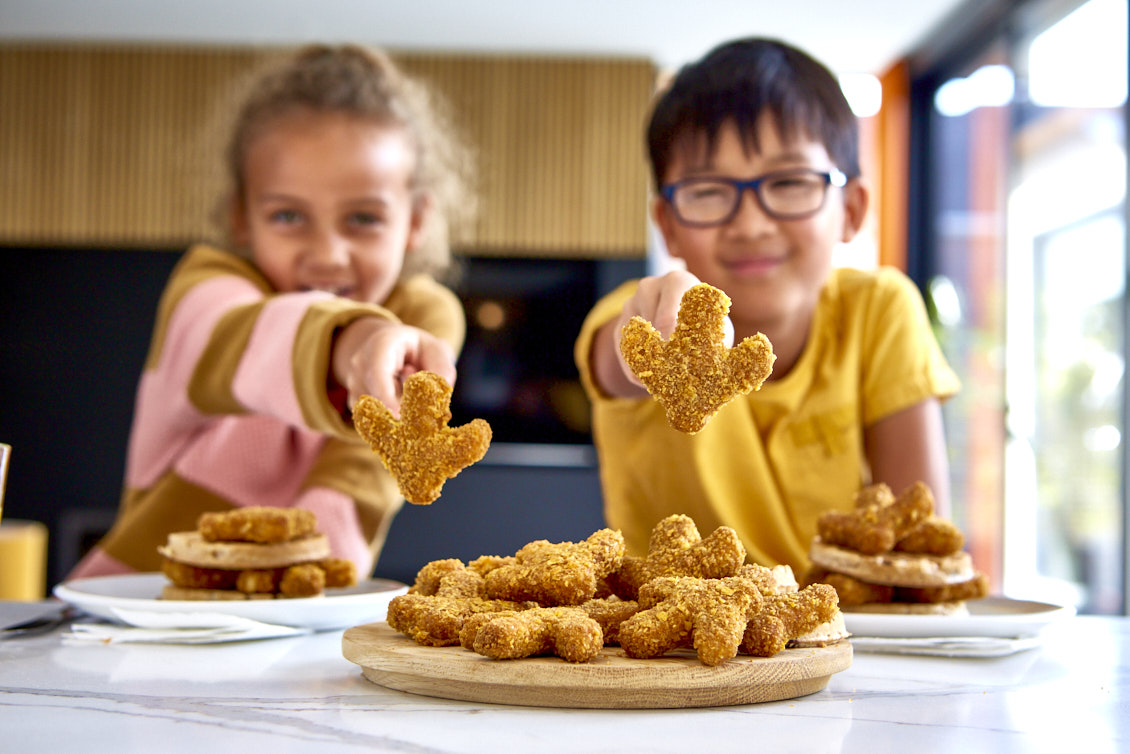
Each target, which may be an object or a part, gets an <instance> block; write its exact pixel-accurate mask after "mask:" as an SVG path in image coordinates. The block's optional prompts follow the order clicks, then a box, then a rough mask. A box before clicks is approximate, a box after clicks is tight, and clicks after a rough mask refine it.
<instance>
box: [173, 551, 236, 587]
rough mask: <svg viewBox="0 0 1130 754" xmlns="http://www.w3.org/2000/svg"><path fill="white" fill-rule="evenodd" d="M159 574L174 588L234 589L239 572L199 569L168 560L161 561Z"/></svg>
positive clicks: (221, 569) (220, 569)
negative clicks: (162, 574) (163, 575)
mask: <svg viewBox="0 0 1130 754" xmlns="http://www.w3.org/2000/svg"><path fill="white" fill-rule="evenodd" d="M161 572H162V573H164V574H165V577H166V578H168V580H169V581H171V582H173V584H174V585H176V586H183V587H187V588H189V589H235V583H236V580H237V579H239V571H236V570H231V569H227V568H200V567H198V566H192V565H188V564H187V563H180V562H177V561H175V560H169V559H168V558H162V559H161Z"/></svg>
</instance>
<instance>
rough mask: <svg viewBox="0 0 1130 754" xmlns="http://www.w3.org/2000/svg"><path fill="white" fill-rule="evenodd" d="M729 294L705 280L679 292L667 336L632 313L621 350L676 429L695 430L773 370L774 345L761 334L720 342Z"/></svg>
mask: <svg viewBox="0 0 1130 754" xmlns="http://www.w3.org/2000/svg"><path fill="white" fill-rule="evenodd" d="M729 311H730V297H729V296H727V295H726V294H725V293H724V292H722V291H720V290H719V289H717V288H715V287H713V286H711V285H708V284H706V283H699V284H698V285H695V286H693V287H691V288H690V289H689V290H687V292H686V293H684V294H683V298H682V302H681V304H680V307H679V316H678V321H677V323H676V325H675V331H674V332H673V333H672V334H671V338H670V339H669V340H664V339H663V336H662V335H661V334H660V332H659V331H658V330H657V329H656V328H655V327H654V326H652V324H651V323H650V322H648V321H647V320H645V319H644V318H643V317H639V316H636V317H632V318H631V320H629V321H628V324H627V325H625V326H624V329H623V332H622V334H621V336H620V352H621V353H622V354H623V357H624V361H625V362H626V363H627V365H628V366H629V367H630V368H631V370H632V372H633V373H634V374H635V375H636V377H637V378H638V379H639V381H640V382H641V383H643V385H644V387H646V388H647V390H648V392H649V393H651V394H652V395H653V396H654V397H655V399H656V400H657V401H659V403H660V404H661V405H662V406H663V408H664V410H665V411H666V412H667V421H668V422H670V424H671V426H672V427H674V428H675V429H677V430H679V431H681V432H686V433H688V434H694V433H696V432H698V431H700V430H701V429H702V428H703V427H705V426H706V423H707V422H708V421H710V419H711V417H713V416H714V414H716V413H717V412H718V409H720V408H722V406H724V405H725V404H726V403H728V402H729V401H730V400H732V399H733V398H735V397H736V396H738V395H744V394H746V393H749V392H750V391H752V390H758V389H760V388H761V384H762V383H763V382H765V380H766V378H768V377H769V374H770V373H771V372H772V371H773V361H774V360H775V359H776V356H774V354H773V346H772V345H771V344H770V343H769V339H768V338H766V337H765V336H764V335H762V334H761V333H758V334H757V335H755V336H753V337H749V338H746V339H744V340H743V341H742V342H741V343H739V344H738V345H736V346H735V347H733V348H727V347H726V344H725V338H726V333H725V325H724V322H725V319H726V315H727V314H728V313H729Z"/></svg>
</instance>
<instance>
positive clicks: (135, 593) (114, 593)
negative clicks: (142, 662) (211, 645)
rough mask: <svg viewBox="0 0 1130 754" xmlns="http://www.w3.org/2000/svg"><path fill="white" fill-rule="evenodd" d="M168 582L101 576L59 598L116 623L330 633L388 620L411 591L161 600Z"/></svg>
mask: <svg viewBox="0 0 1130 754" xmlns="http://www.w3.org/2000/svg"><path fill="white" fill-rule="evenodd" d="M168 583H169V581H168V579H166V578H165V576H164V575H163V574H160V573H137V574H130V575H128V576H98V577H95V578H90V579H75V580H74V581H68V582H66V583H63V584H59V585H58V586H56V587H55V589H54V594H55V596H56V597H58V598H59V599H61V600H63V601H64V602H67V603H70V604H72V605H74V606H75V607H78V608H80V609H81V610H84V611H85V612H87V613H90V614H91V615H95V616H98V617H99V618H106V619H107V620H111V621H115V616H114V612H113V609H114V608H119V609H126V610H147V611H149V612H155V613H196V612H202V611H207V612H210V613H222V614H224V615H238V616H239V617H241V618H251V619H252V620H257V621H261V622H263V623H273V624H275V625H279V626H296V627H298V628H311V629H313V630H315V631H328V630H332V629H339V628H349V627H350V626H355V625H358V624H361V623H369V622H372V621H379V620H384V619H385V615H386V613H387V611H388V603H389V601H390V600H391V599H392V598H393V597H395V596H396V595H398V594H404V593H405V592H407V591H408V587H407V585H405V584H401V583H400V582H399V581H389V580H386V579H372V580H370V581H365V582H362V583H360V584H358V585H357V586H353V587H348V588H346V589H327V590H326V593H325V596H323V597H305V598H296V599H279V600H209V601H207V602H198V601H185V600H162V599H158V596H159V595H160V594H161V590H162V589H163V588H164V586H165V585H166V584H168ZM115 622H117V621H115Z"/></svg>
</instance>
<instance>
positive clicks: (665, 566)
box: [608, 514, 745, 599]
mask: <svg viewBox="0 0 1130 754" xmlns="http://www.w3.org/2000/svg"><path fill="white" fill-rule="evenodd" d="M744 562H745V546H743V545H742V542H741V540H740V539H739V538H738V534H737V532H736V531H734V530H733V529H731V528H730V527H728V526H719V527H718V528H717V529H715V530H714V531H713V532H711V533H710V535H709V536H707V537H706V538H705V539H704V538H702V537H701V536H700V535H699V532H698V527H697V526H696V525H695V522H694V520H693V519H692V518H691V517H690V516H684V515H681V514H676V515H673V516H668V517H667V518H665V519H663V520H662V521H660V522H659V523H657V524H656V525H655V528H653V529H652V530H651V539H650V541H649V542H648V548H647V555H645V556H643V557H642V558H641V557H635V556H631V555H629V556H626V557H625V558H624V561H623V564H622V565H621V567H620V569H619V571H617V572H614V573H613V574H611V575H610V576H609V577H608V585H609V587H610V588H611V589H612V591H613V592H614V593H615V594H616V595H618V596H620V597H622V598H624V599H636V596H637V595H638V594H639V589H640V587H641V586H642V585H643V584H645V583H647V582H648V581H651V580H652V579H654V578H658V577H660V576H697V577H700V578H723V577H726V576H734V575H737V573H738V571H739V570H740V569H741V567H742V564H743V563H744Z"/></svg>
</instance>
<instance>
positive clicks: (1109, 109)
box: [0, 0, 1130, 612]
mask: <svg viewBox="0 0 1130 754" xmlns="http://www.w3.org/2000/svg"><path fill="white" fill-rule="evenodd" d="M690 6H693V7H690ZM846 8H848V6H845V5H844V4H842V3H838V2H821V1H817V0H804V1H802V2H796V3H769V2H736V1H735V2H730V1H729V0H708V1H707V2H704V3H696V4H688V3H676V2H666V1H663V2H634V1H624V2H617V3H600V2H577V3H570V4H549V3H540V2H533V3H530V2H527V3H519V2H510V1H506V2H501V1H498V2H491V3H480V4H466V3H461V2H455V1H454V0H451V1H449V2H448V1H441V0H429V2H419V3H413V4H394V3H391V2H383V1H382V2H377V1H373V2H361V1H360V0H335V1H334V2H327V3H323V4H319V6H318V10H317V11H316V12H314V11H311V10H310V9H309V6H307V5H306V4H302V3H297V2H294V3H288V2H283V3H278V2H266V1H265V0H263V1H260V0H256V1H251V0H248V1H247V2H243V3H240V4H235V5H233V4H231V3H222V2H219V1H218V0H202V1H201V2H196V3H193V4H191V5H188V4H180V3H167V2H166V3H162V2H158V3H154V2H139V1H138V0H103V1H102V2H94V3H88V2H79V1H77V0H39V1H36V0H0V441H4V442H8V443H10V444H11V445H12V446H13V448H14V450H13V457H12V465H11V469H10V472H9V479H8V493H7V497H6V504H5V514H6V518H10V519H17V518H25V519H34V520H39V521H43V522H44V523H46V524H47V525H48V527H49V530H50V533H51V538H50V542H51V545H50V550H49V560H48V579H47V580H48V583H53V582H54V581H56V580H58V579H60V578H62V577H63V576H64V575H65V573H66V571H67V569H69V567H70V566H71V565H72V564H73V563H74V562H75V560H77V558H78V557H79V555H80V554H81V552H82V551H83V550H84V548H85V547H88V546H89V544H90V543H91V541H92V540H93V539H94V538H96V537H97V536H98V534H99V533H101V531H103V530H104V529H105V527H106V526H107V525H108V522H109V521H110V520H111V519H112V516H113V511H114V508H115V507H116V504H117V497H118V491H119V487H120V482H121V470H122V464H123V458H124V448H125V440H126V436H127V433H128V426H129V420H130V414H131V410H132V399H133V389H134V387H135V384H136V380H137V376H138V372H139V369H140V365H141V362H142V359H143V357H144V350H145V348H146V346H147V341H148V335H149V328H150V326H151V321H152V314H153V309H154V306H155V303H156V299H157V296H158V295H159V293H160V290H161V287H162V285H163V282H164V279H165V277H166V275H167V274H168V271H169V269H170V268H171V266H172V264H173V263H175V261H176V258H177V255H178V254H179V253H180V252H181V251H182V250H183V248H184V247H185V245H186V244H188V243H191V242H192V241H194V240H197V239H198V238H200V237H201V236H202V235H203V234H205V233H207V232H208V231H209V225H208V214H209V210H210V203H211V201H212V200H213V197H214V186H215V182H214V174H213V173H212V163H211V162H210V158H211V156H212V155H213V154H214V153H215V149H214V145H215V136H216V133H217V132H216V131H215V130H214V129H211V128H210V127H209V126H210V123H209V122H208V120H207V118H206V117H205V116H206V115H207V114H208V113H210V112H213V111H215V110H216V106H217V105H218V104H220V103H221V102H222V98H223V97H224V93H225V91H226V88H227V86H228V84H229V83H230V82H232V81H233V80H234V79H235V78H236V77H238V76H240V75H241V74H242V73H243V72H244V71H246V70H249V69H250V68H252V67H253V66H254V65H256V64H257V63H258V62H259V61H261V60H262V59H263V58H265V57H267V56H269V55H270V54H272V53H274V52H276V51H277V50H278V49H279V48H286V47H288V46H292V45H294V44H298V43H301V42H303V41H307V40H319V41H335V40H339V41H347V40H348V41H357V42H363V43H374V44H378V45H381V46H383V47H386V48H387V49H389V50H390V51H391V52H393V54H394V55H395V57H396V58H397V59H398V60H399V61H400V62H401V63H402V64H403V65H404V66H405V68H407V69H408V70H410V71H412V72H414V73H416V74H417V75H419V76H421V77H422V78H425V79H428V80H429V81H431V82H432V83H433V84H434V85H435V86H436V88H437V89H438V90H440V91H441V92H443V93H444V94H445V95H446V97H447V98H448V100H449V101H450V104H451V107H452V111H453V113H454V114H455V116H456V121H457V122H458V123H459V125H460V127H461V128H463V129H464V130H465V132H466V134H467V136H468V138H469V139H470V141H471V142H472V143H474V144H475V145H476V146H477V147H478V150H479V163H480V182H481V183H480V194H481V196H482V212H481V216H480V218H479V220H478V222H477V224H476V225H475V226H474V227H472V228H470V229H468V231H467V232H466V233H465V235H464V236H463V237H461V238H457V239H456V245H457V249H456V250H457V252H458V254H459V257H460V261H461V266H462V270H461V272H462V275H461V277H460V280H459V282H458V283H457V285H456V289H457V290H458V291H459V293H460V295H461V297H462V298H463V300H464V302H465V304H466V307H467V314H468V324H469V333H468V335H469V337H468V342H467V347H466V349H465V351H464V353H463V355H462V357H461V361H460V364H459V369H460V382H459V388H458V389H457V391H456V399H455V404H454V406H453V408H454V411H455V414H456V421H457V422H458V421H463V420H466V419H467V418H470V417H472V416H483V417H485V418H487V419H488V420H489V421H490V422H491V424H492V426H493V427H494V428H495V438H496V439H495V443H494V444H493V445H492V449H491V451H490V453H489V454H488V456H487V459H486V460H485V461H484V462H483V463H481V464H479V465H477V466H475V467H472V468H471V469H468V470H467V471H465V472H464V473H463V474H461V475H460V476H459V477H457V478H456V479H455V480H452V481H451V482H449V483H448V485H447V486H446V487H445V490H444V496H443V498H442V499H441V501H440V502H439V503H437V504H435V505H433V506H428V507H422V508H420V507H415V506H410V507H408V508H407V509H406V510H405V511H404V512H403V513H402V514H401V515H400V516H399V517H398V519H397V521H396V523H395V524H394V529H393V532H392V534H391V536H390V541H389V545H388V546H387V548H386V552H385V553H384V555H383V556H382V559H381V561H380V563H379V564H378V566H377V573H378V575H386V576H391V577H393V578H398V579H401V580H404V579H409V578H411V575H412V574H413V573H414V571H415V569H416V568H418V567H419V565H420V564H422V563H423V562H426V561H427V560H430V559H433V558H436V557H461V558H470V557H474V556H477V555H479V554H483V553H488V552H489V553H505V552H512V551H513V550H514V549H516V547H518V546H519V545H521V544H523V543H524V542H526V541H529V540H530V539H536V538H550V539H574V538H578V537H583V536H586V535H587V534H588V533H590V532H591V531H592V530H594V529H595V528H599V526H601V525H602V524H601V511H600V490H599V480H598V478H597V470H596V468H595V465H594V454H593V452H592V448H591V445H590V444H589V442H590V437H589V434H588V424H587V422H588V407H587V404H586V403H585V400H584V396H583V394H582V393H581V392H580V389H579V385H578V384H577V379H576V373H575V369H574V368H573V363H572V342H573V338H574V337H575V335H576V332H577V329H578V327H579V324H580V320H581V318H582V317H583V316H584V314H585V313H586V312H587V311H588V309H589V307H590V306H591V304H592V302H593V301H595V299H596V298H597V297H599V296H600V295H602V294H603V293H604V292H606V291H607V290H610V289H611V288H612V287H614V286H615V285H616V284H618V283H619V282H620V281H622V280H624V279H627V278H629V277H635V276H638V275H639V274H641V273H642V272H644V271H645V270H646V269H648V268H651V267H655V266H660V265H662V264H664V259H663V253H662V249H661V248H659V247H658V244H657V243H656V242H655V240H654V237H653V235H652V234H651V233H650V231H649V228H648V223H647V218H646V207H647V201H648V196H649V194H648V182H647V172H646V168H645V164H644V159H643V148H642V140H641V139H642V137H641V133H642V128H643V123H644V120H645V118H646V112H647V107H648V102H649V99H650V97H651V94H652V92H653V91H654V88H655V86H656V85H657V82H658V81H660V80H661V79H662V77H663V76H664V75H666V74H667V73H669V72H670V71H671V70H672V69H673V68H675V67H677V66H678V65H680V64H681V63H683V62H685V61H687V60H690V59H693V58H695V57H697V56H699V55H700V54H702V53H703V52H705V51H706V50H707V49H708V48H709V47H711V46H713V45H714V44H715V43H717V42H720V41H723V40H725V39H729V38H731V37H734V36H737V35H741V34H762V35H776V36H781V37H783V38H785V39H787V40H789V41H791V42H794V43H796V44H799V45H801V46H802V47H806V48H807V49H809V50H810V51H812V52H813V53H814V54H816V55H817V56H818V57H820V58H822V59H823V60H825V61H826V62H828V63H829V64H830V66H831V67H832V68H833V70H835V71H836V72H837V73H838V74H840V75H841V81H842V82H843V83H844V86H845V91H847V92H848V93H849V96H850V97H851V99H852V102H853V106H856V107H857V111H858V112H859V113H860V115H861V117H862V123H863V135H864V163H865V173H866V174H867V175H868V176H870V177H871V180H872V184H873V188H874V191H875V193H874V196H875V198H876V199H877V201H876V202H875V205H874V211H873V213H872V217H871V218H870V219H869V221H868V224H867V228H866V232H865V233H864V234H863V236H862V238H861V239H860V240H859V241H857V242H853V244H852V245H851V246H849V247H845V248H844V249H842V250H841V256H840V261H841V262H842V263H845V264H856V265H873V264H894V265H897V266H900V267H903V268H904V269H906V270H907V271H908V272H909V273H910V274H911V276H912V277H913V278H914V279H915V280H916V282H918V283H919V285H920V286H921V288H922V290H923V292H924V293H925V294H926V296H927V298H928V302H929V303H930V305H931V311H932V313H933V315H934V317H935V323H936V326H937V332H938V335H939V338H940V339H941V341H942V344H943V347H944V348H945V349H946V352H947V354H948V355H949V357H950V359H951V360H952V362H953V364H954V366H955V367H956V368H957V370H958V372H959V374H961V375H962V376H963V379H964V390H963V392H962V393H961V395H960V396H959V397H958V398H956V399H955V400H953V401H951V402H950V403H949V404H947V406H946V415H947V429H948V432H949V439H950V446H951V463H952V467H953V487H954V493H955V517H956V518H957V520H958V523H959V524H960V525H961V526H962V527H963V528H964V529H965V530H966V532H967V533H968V535H969V548H970V550H971V551H972V553H973V555H974V558H975V560H976V561H977V562H978V565H979V566H980V567H981V568H982V569H983V570H986V571H987V572H989V573H990V574H991V576H992V579H993V582H994V587H995V588H996V589H997V590H1004V591H1005V592H1006V593H1008V594H1009V595H1010V596H1015V597H1026V596H1031V597H1038V598H1043V599H1060V600H1063V601H1068V602H1072V603H1074V604H1076V605H1077V606H1078V607H1079V608H1080V609H1081V610H1083V611H1085V612H1125V611H1126V610H1127V602H1126V598H1125V588H1124V585H1125V583H1126V578H1127V547H1126V542H1127V538H1128V537H1127V527H1128V524H1127V515H1126V510H1127V503H1126V500H1127V484H1126V478H1127V476H1126V458H1127V455H1126V443H1125V441H1124V439H1123V438H1124V435H1125V431H1126V430H1125V428H1126V426H1127V401H1126V389H1127V388H1126V381H1125V379H1124V364H1125V354H1126V351H1127V339H1128V337H1130V335H1128V334H1127V330H1126V328H1125V327H1124V323H1125V322H1126V321H1127V316H1126V315H1127V306H1126V296H1125V278H1126V263H1125V260H1126V254H1127V251H1126V234H1125V227H1126V213H1127V209H1126V199H1125V185H1126V159H1125V155H1126V138H1127V136H1126V134H1127V129H1126V120H1127V111H1126V107H1127V106H1126V90H1127V84H1126V82H1127V68H1128V62H1127V38H1128V36H1130V29H1128V21H1127V9H1126V2H1125V0H1086V1H1083V0H1027V1H1020V2H1006V1H1004V0H973V1H965V0H927V1H924V2H919V3H914V4H910V3H902V2H897V1H894V0H863V1H862V2H858V3H853V4H851V5H850V9H846Z"/></svg>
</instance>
